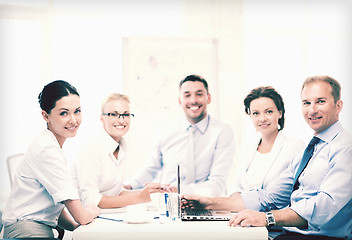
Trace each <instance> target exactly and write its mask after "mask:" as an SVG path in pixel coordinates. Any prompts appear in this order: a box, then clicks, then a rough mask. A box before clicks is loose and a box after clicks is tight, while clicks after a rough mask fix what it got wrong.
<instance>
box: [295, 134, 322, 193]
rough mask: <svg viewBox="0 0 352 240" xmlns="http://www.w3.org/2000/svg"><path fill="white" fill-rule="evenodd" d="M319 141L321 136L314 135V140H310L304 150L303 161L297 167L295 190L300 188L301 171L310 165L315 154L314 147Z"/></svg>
mask: <svg viewBox="0 0 352 240" xmlns="http://www.w3.org/2000/svg"><path fill="white" fill-rule="evenodd" d="M319 141H320V138H318V137H313V138H312V140H310V142H309V144H308V146H307V148H306V150H304V154H303V157H302V160H301V163H300V165H299V167H298V169H297V172H296V174H295V178H294V181H293V182H294V183H295V184H294V186H293V191H294V190H296V189H298V186H299V183H298V178H299V176H300V175H301V173H302V172H303V170H304V169H305V168H306V166H307V165H308V162H309V160H310V159H311V157H312V156H313V151H314V147H315V145H316V144H317V143H318V142H319Z"/></svg>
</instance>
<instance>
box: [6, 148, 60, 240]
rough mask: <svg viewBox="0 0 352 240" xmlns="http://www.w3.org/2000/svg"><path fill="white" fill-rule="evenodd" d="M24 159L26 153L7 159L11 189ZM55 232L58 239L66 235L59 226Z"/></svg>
mask: <svg viewBox="0 0 352 240" xmlns="http://www.w3.org/2000/svg"><path fill="white" fill-rule="evenodd" d="M23 157H24V153H18V154H15V155H12V156H10V157H8V158H7V170H8V172H9V178H10V186H11V188H12V185H13V181H14V178H15V173H16V170H17V168H18V167H19V166H20V164H21V163H22V160H23ZM55 230H56V231H57V232H58V236H57V238H58V239H60V240H62V239H63V237H64V234H65V230H64V229H62V228H60V227H59V226H57V227H56V228H55Z"/></svg>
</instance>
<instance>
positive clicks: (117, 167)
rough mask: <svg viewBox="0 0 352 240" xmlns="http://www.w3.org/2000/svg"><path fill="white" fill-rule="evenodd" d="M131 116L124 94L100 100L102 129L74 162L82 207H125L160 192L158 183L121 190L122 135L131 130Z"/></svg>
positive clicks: (124, 153) (123, 142) (122, 164)
mask: <svg viewBox="0 0 352 240" xmlns="http://www.w3.org/2000/svg"><path fill="white" fill-rule="evenodd" d="M133 117H134V114H132V113H131V112H130V100H129V98H128V97H127V96H126V95H124V94H119V93H112V94H110V95H108V97H107V98H106V99H105V100H104V101H103V103H102V106H101V115H100V121H101V123H102V128H101V130H100V132H99V133H97V134H95V135H94V136H93V137H91V138H89V140H88V141H87V142H86V143H85V144H84V145H83V146H82V147H81V148H80V150H79V151H78V155H77V159H76V160H77V161H76V174H77V183H78V185H79V190H80V197H81V199H82V202H83V203H84V204H85V205H96V206H99V207H100V208H116V207H125V206H127V205H131V204H137V203H143V202H149V201H151V199H150V197H149V194H150V193H154V192H160V191H161V189H160V188H159V184H157V183H152V184H149V185H147V186H146V187H145V188H144V189H141V190H138V191H130V190H126V189H124V188H123V175H124V170H125V164H126V158H127V154H128V151H127V142H126V139H125V138H124V136H125V134H126V133H127V132H128V131H129V129H130V124H131V118H133Z"/></svg>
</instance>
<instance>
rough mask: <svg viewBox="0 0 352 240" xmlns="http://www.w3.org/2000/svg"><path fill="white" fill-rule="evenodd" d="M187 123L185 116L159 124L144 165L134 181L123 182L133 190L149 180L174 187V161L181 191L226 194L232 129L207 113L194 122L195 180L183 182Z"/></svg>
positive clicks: (232, 135)
mask: <svg viewBox="0 0 352 240" xmlns="http://www.w3.org/2000/svg"><path fill="white" fill-rule="evenodd" d="M189 126H190V123H189V122H188V121H187V120H186V119H185V118H180V119H178V120H176V121H175V120H173V122H167V123H165V124H164V125H162V126H160V128H159V129H158V131H157V133H156V135H155V136H154V144H153V146H152V152H151V156H150V158H149V159H148V161H147V163H146V166H145V168H144V169H143V170H142V171H141V172H140V173H139V174H138V175H137V177H136V178H135V179H134V181H131V182H127V183H128V184H130V185H131V186H132V188H133V189H137V188H142V187H143V184H144V183H148V182H153V181H160V182H161V183H169V184H171V185H173V186H176V184H177V179H176V177H177V174H176V172H177V171H176V170H177V164H180V169H181V193H183V194H200V195H208V196H221V195H225V194H226V181H227V178H228V175H229V170H230V168H231V165H232V162H233V159H234V154H235V140H234V134H233V130H232V128H231V127H230V126H229V125H227V124H225V123H222V122H220V121H218V120H216V119H214V118H212V117H210V116H209V115H208V116H207V117H205V118H204V119H203V120H202V121H200V122H198V123H197V124H195V126H196V128H197V129H196V130H195V132H194V146H195V147H194V157H195V159H194V168H195V183H191V184H186V183H185V178H186V173H187V167H188V162H187V154H188V146H187V145H188V137H189V133H188V131H187V129H188V128H189Z"/></svg>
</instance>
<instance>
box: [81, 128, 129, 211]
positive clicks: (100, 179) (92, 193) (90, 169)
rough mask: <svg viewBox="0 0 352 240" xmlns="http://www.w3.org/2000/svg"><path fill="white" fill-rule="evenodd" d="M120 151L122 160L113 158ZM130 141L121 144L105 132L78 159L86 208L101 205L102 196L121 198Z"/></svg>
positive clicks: (98, 134)
mask: <svg viewBox="0 0 352 240" xmlns="http://www.w3.org/2000/svg"><path fill="white" fill-rule="evenodd" d="M117 147H119V154H118V159H116V158H115V156H114V155H113V153H114V151H115V149H116V148H117ZM126 152H127V150H126V141H125V140H124V138H122V139H121V140H120V143H117V142H116V141H115V140H114V139H113V138H112V137H111V136H110V135H109V134H108V133H107V132H106V131H105V130H104V129H103V128H102V129H101V131H100V132H99V133H97V134H96V135H94V136H92V137H91V138H89V141H87V142H86V143H85V144H83V145H82V146H81V147H80V149H79V151H78V153H77V158H76V171H75V172H76V174H77V183H78V187H79V193H80V197H81V200H82V202H83V204H84V205H86V206H87V205H90V204H92V205H96V206H97V205H98V204H99V202H100V200H101V198H102V196H103V195H105V196H117V195H119V194H120V192H121V191H122V190H123V174H124V169H125V158H126Z"/></svg>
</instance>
